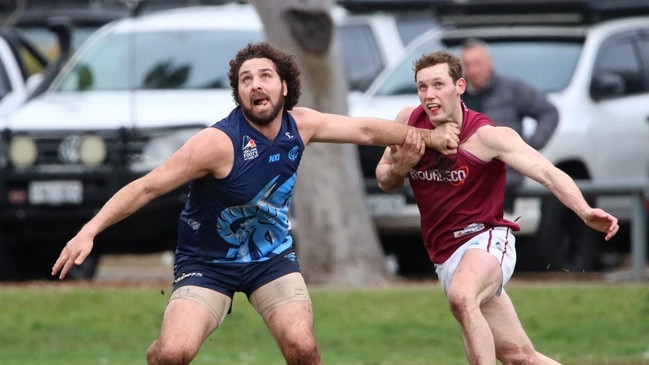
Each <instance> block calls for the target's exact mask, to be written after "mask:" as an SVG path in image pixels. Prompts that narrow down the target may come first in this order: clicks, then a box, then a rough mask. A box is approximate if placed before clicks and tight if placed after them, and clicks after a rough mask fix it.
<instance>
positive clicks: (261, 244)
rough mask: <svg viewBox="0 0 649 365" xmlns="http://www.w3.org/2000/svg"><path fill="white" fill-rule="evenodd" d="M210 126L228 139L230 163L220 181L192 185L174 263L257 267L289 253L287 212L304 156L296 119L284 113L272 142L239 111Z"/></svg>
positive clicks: (199, 181) (207, 179)
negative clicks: (230, 147) (196, 261)
mask: <svg viewBox="0 0 649 365" xmlns="http://www.w3.org/2000/svg"><path fill="white" fill-rule="evenodd" d="M212 127H213V128H217V129H220V130H222V131H223V132H225V133H226V134H227V135H228V136H229V137H230V139H231V140H232V144H233V145H234V164H233V166H232V171H231V172H230V174H229V175H228V176H227V177H225V178H223V179H215V178H214V177H213V176H205V177H202V178H200V179H197V180H193V181H191V182H190V184H189V193H188V199H187V202H186V204H185V207H184V208H183V210H182V212H181V215H180V221H179V226H178V247H177V249H176V256H177V260H176V263H177V264H179V263H182V262H185V261H188V260H198V261H202V262H236V263H244V262H260V261H265V260H268V259H270V258H272V257H275V256H277V255H278V254H280V253H282V252H283V251H285V250H287V249H288V248H291V247H292V246H293V239H292V237H291V225H290V222H289V219H288V212H289V208H290V203H291V198H292V196H293V187H294V185H295V181H296V178H297V168H298V165H299V164H300V159H301V158H302V153H303V151H304V143H303V141H302V139H301V138H300V134H299V132H298V128H297V124H296V122H295V119H293V117H292V116H291V115H290V114H289V113H287V112H284V116H283V118H282V126H281V129H280V132H279V133H278V134H277V137H276V138H275V140H273V141H270V140H269V139H267V138H266V137H265V136H264V135H262V134H261V133H259V132H258V131H257V130H255V129H254V128H252V126H251V125H250V124H249V123H248V122H247V121H246V120H245V118H244V116H243V113H242V111H241V108H240V107H237V108H235V109H234V110H233V111H232V112H231V113H230V115H228V116H227V117H226V118H225V119H223V120H221V121H219V122H217V123H215V124H214V125H213V126H212Z"/></svg>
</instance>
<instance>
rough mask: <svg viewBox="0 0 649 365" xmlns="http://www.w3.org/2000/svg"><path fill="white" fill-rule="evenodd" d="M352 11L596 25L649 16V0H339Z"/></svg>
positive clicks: (475, 21)
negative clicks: (418, 12)
mask: <svg viewBox="0 0 649 365" xmlns="http://www.w3.org/2000/svg"><path fill="white" fill-rule="evenodd" d="M338 4H339V5H341V6H343V7H345V8H347V9H348V10H350V11H358V12H371V11H377V10H385V11H408V10H419V11H420V10H431V11H432V12H433V13H434V14H435V16H436V17H437V18H438V19H439V20H440V22H442V23H444V24H452V25H454V26H471V25H487V24H500V25H509V24H583V25H586V24H594V23H598V22H602V21H605V20H610V19H615V18H623V17H630V16H637V15H649V1H647V0H571V1H566V0H517V1H508V0H403V1H399V0H338Z"/></svg>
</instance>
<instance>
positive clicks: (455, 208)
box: [408, 104, 520, 264]
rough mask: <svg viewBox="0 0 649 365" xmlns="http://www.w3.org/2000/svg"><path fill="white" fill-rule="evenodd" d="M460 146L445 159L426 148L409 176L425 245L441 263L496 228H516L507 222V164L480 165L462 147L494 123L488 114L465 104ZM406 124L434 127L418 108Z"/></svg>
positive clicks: (497, 162)
mask: <svg viewBox="0 0 649 365" xmlns="http://www.w3.org/2000/svg"><path fill="white" fill-rule="evenodd" d="M462 107H463V119H464V120H463V122H462V128H461V132H460V148H458V152H457V154H456V155H451V156H445V155H442V154H441V153H440V152H438V151H437V150H435V149H432V148H427V149H426V153H425V154H424V156H423V157H422V158H421V160H420V161H419V163H418V164H417V165H415V166H414V167H413V168H412V169H411V170H410V172H409V175H408V178H409V180H410V186H411V187H412V190H413V193H414V195H415V199H416V200H417V206H418V207H419V212H420V214H421V230H422V236H423V239H424V245H425V246H426V250H427V251H428V255H429V257H430V259H431V261H432V262H434V263H436V264H441V263H443V262H444V261H446V260H447V259H448V258H449V257H450V256H451V255H452V254H453V252H455V250H457V248H458V247H460V246H461V245H462V244H463V243H465V242H466V241H467V240H468V239H469V238H471V237H473V236H475V235H477V234H479V233H480V232H483V231H484V229H481V228H482V227H484V228H485V229H488V228H491V227H494V226H506V227H511V228H512V230H514V231H518V230H519V229H520V228H519V226H518V224H516V223H514V222H511V221H508V220H506V219H504V218H503V196H504V193H505V177H506V174H505V164H504V163H503V162H501V161H500V160H496V159H494V160H492V161H489V162H485V161H482V160H480V159H478V158H477V157H475V156H474V155H472V154H471V153H469V152H467V151H465V150H463V149H462V145H461V144H462V142H464V141H466V140H467V139H468V138H469V137H470V136H471V135H473V133H475V131H476V130H477V129H478V128H480V127H482V126H493V125H495V124H494V123H493V122H492V121H491V120H489V119H488V118H487V117H486V116H485V115H484V114H481V113H478V112H475V111H473V110H470V109H468V108H467V107H466V106H465V105H464V104H462ZM408 125H411V126H413V127H417V128H425V129H434V128H435V127H434V126H433V124H432V123H431V122H430V119H429V118H428V116H427V115H426V112H425V111H424V109H423V108H422V106H421V105H420V106H419V107H417V108H416V109H415V110H413V112H412V114H411V115H410V119H409V120H408Z"/></svg>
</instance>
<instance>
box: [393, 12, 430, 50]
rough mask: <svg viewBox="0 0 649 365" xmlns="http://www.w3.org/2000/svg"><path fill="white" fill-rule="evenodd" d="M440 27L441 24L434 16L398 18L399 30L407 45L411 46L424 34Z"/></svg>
mask: <svg viewBox="0 0 649 365" xmlns="http://www.w3.org/2000/svg"><path fill="white" fill-rule="evenodd" d="M438 27H439V24H438V23H437V21H435V19H434V18H433V17H432V16H426V17H421V18H419V17H417V18H414V17H406V18H397V30H398V31H399V36H400V37H401V40H402V41H403V44H405V45H408V44H410V42H412V41H413V40H414V39H415V38H417V37H419V36H420V35H422V34H423V33H425V32H427V31H429V30H431V29H435V28H438Z"/></svg>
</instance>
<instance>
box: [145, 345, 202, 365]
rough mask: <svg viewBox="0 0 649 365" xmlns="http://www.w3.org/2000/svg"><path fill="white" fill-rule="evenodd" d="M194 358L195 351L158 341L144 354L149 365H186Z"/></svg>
mask: <svg viewBox="0 0 649 365" xmlns="http://www.w3.org/2000/svg"><path fill="white" fill-rule="evenodd" d="M195 356H196V352H195V351H191V350H189V349H186V348H182V347H180V346H176V345H174V344H162V343H161V342H160V341H156V342H154V343H153V344H152V345H151V346H150V347H149V349H148V350H147V353H146V358H147V363H148V364H149V365H187V364H189V363H190V362H191V361H192V359H193V358H194V357H195Z"/></svg>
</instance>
